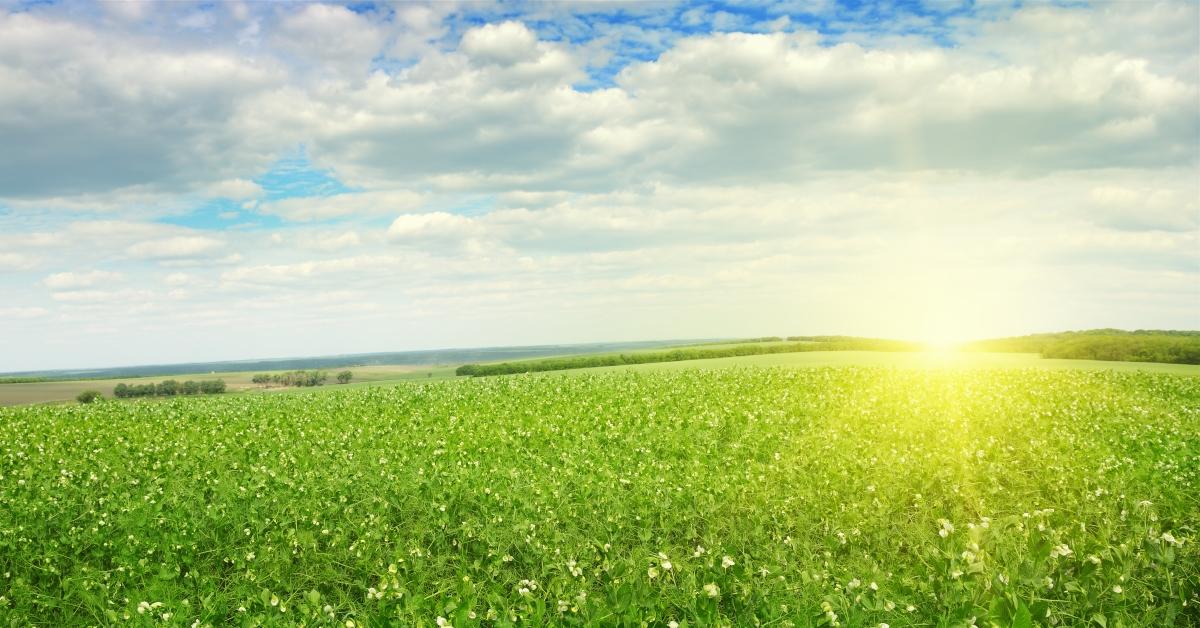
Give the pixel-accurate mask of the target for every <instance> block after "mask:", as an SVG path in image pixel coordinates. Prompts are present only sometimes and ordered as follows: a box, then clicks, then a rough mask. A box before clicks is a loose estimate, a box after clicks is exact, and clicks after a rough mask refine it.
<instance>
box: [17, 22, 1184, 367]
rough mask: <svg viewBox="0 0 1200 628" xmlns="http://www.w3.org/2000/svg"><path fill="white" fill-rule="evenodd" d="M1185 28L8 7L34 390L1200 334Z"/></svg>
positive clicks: (22, 284)
mask: <svg viewBox="0 0 1200 628" xmlns="http://www.w3.org/2000/svg"><path fill="white" fill-rule="evenodd" d="M1197 7H1198V5H1197V4H1196V3H1195V2H1191V1H1180V2H1105V3H1099V2H1098V3H1082V2H1064V3H1050V2H1025V3H1013V2H1008V1H1005V0H989V1H984V0H973V1H963V0H936V1H934V0H928V1H925V2H918V1H908V2H901V1H896V2H881V3H876V2H870V3H866V2H834V1H832V0H812V1H802V2H794V1H786V2H778V3H771V2H728V3H699V4H678V3H666V2H655V3H625V2H618V3H606V2H601V3H528V4H526V3H519V4H492V3H451V2H438V3H432V4H402V5H394V6H393V5H386V4H374V3H354V4H352V5H335V4H307V3H265V2H258V3H245V4H243V3H237V2H225V3H207V2H206V3H187V2H169V3H168V2H120V3H117V2H113V3H71V2H66V3H60V2H40V1H39V2H31V3H22V2H17V3H12V2H8V3H4V2H0V147H3V148H0V295H3V299H0V371H5V370H28V369H39V368H56V367H87V366H106V365H118V364H132V363H150V362H180V361H196V360H223V359H238V358H252V357H271V356H287V355H317V354H328V353H352V352H367V351H388V350H403V349H421V348H435V347H449V346H480V345H511V344H531V343H555V342H584V341H601V340H637V339H650V338H681V337H713V336H738V335H755V336H758V335H767V334H771V335H788V334H821V333H840V334H857V335H872V336H886V337H899V338H913V339H922V340H928V341H930V342H934V343H938V344H940V345H943V346H949V345H950V344H952V343H953V342H956V341H960V340H964V339H969V338H975V337H985V336H996V335H1009V334H1019V333H1028V332H1034V331H1053V330H1062V329H1079V328H1091V327H1106V326H1112V327H1123V328H1192V329H1194V328H1197V327H1200V242H1198V236H1200V233H1198V230H1200V171H1198V170H1197V166H1198V165H1200V79H1198V77H1200V26H1198V24H1200V14H1198V8H1197Z"/></svg>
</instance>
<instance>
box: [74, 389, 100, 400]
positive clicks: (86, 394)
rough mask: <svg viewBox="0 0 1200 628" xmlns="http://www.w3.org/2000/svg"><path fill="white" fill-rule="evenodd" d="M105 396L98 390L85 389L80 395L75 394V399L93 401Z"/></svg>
mask: <svg viewBox="0 0 1200 628" xmlns="http://www.w3.org/2000/svg"><path fill="white" fill-rule="evenodd" d="M103 398H104V395H103V394H101V393H100V391H98V390H85V391H83V392H81V393H79V394H78V395H75V401H78V402H79V403H92V402H93V401H99V400H101V399H103Z"/></svg>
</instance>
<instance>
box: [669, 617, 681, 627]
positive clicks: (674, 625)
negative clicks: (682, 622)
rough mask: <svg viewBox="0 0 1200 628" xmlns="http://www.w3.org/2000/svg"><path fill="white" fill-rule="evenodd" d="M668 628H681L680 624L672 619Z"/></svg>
mask: <svg viewBox="0 0 1200 628" xmlns="http://www.w3.org/2000/svg"><path fill="white" fill-rule="evenodd" d="M667 628H679V622H677V621H675V620H674V619H672V620H671V621H669V622H667Z"/></svg>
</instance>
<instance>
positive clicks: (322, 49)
mask: <svg viewBox="0 0 1200 628" xmlns="http://www.w3.org/2000/svg"><path fill="white" fill-rule="evenodd" d="M272 41H273V43H274V45H275V47H276V48H277V49H279V50H281V51H283V52H285V53H287V54H288V55H290V56H294V57H298V58H300V59H303V60H305V61H308V62H310V63H315V64H318V65H320V66H322V67H324V68H326V69H327V70H328V71H330V72H334V73H336V74H337V75H341V76H364V75H365V73H366V69H367V65H368V63H369V62H370V61H371V59H372V58H373V57H374V56H375V55H377V54H378V53H379V52H380V51H381V49H382V48H383V44H384V42H385V41H386V35H385V33H384V32H383V31H382V30H381V29H380V28H379V27H378V26H377V25H376V24H374V23H373V22H372V21H370V20H368V19H367V18H365V17H363V16H361V15H359V14H357V13H355V12H354V11H351V10H350V9H347V8H346V7H342V6H337V5H332V4H320V3H310V4H304V5H302V6H301V8H300V10H299V11H297V12H295V13H291V14H288V15H286V16H285V17H284V18H283V19H282V20H281V21H280V24H279V30H278V31H277V32H275V34H274V36H273V38H272Z"/></svg>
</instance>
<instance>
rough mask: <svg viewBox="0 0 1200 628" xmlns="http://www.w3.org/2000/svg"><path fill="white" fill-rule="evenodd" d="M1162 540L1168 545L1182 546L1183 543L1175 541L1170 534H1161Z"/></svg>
mask: <svg viewBox="0 0 1200 628" xmlns="http://www.w3.org/2000/svg"><path fill="white" fill-rule="evenodd" d="M1162 540H1164V541H1166V542H1167V543H1170V544H1171V545H1183V543H1180V542H1179V541H1176V540H1175V537H1174V536H1173V535H1172V534H1171V533H1170V532H1163V533H1162Z"/></svg>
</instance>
